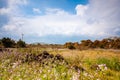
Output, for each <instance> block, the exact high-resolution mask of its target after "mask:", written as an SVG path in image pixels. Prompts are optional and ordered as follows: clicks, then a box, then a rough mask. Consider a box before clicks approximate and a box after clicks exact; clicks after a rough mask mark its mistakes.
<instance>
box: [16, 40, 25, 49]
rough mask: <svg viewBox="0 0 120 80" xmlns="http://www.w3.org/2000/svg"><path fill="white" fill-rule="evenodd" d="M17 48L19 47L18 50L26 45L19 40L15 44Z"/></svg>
mask: <svg viewBox="0 0 120 80" xmlns="http://www.w3.org/2000/svg"><path fill="white" fill-rule="evenodd" d="M17 47H19V48H24V47H26V43H25V42H24V41H22V40H21V39H20V40H19V41H18V42H17Z"/></svg>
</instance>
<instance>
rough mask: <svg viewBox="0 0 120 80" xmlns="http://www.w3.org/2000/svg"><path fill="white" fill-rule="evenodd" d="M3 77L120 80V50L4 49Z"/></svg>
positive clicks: (0, 78)
mask: <svg viewBox="0 0 120 80" xmlns="http://www.w3.org/2000/svg"><path fill="white" fill-rule="evenodd" d="M0 80H120V50H114V49H88V50H69V49H56V48H55V49H52V48H45V49H44V48H14V49H10V50H8V51H1V52H0Z"/></svg>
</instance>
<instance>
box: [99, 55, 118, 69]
mask: <svg viewBox="0 0 120 80" xmlns="http://www.w3.org/2000/svg"><path fill="white" fill-rule="evenodd" d="M97 64H106V65H107V67H108V68H110V69H112V70H116V71H120V60H119V59H118V58H116V57H114V58H111V59H108V58H104V57H101V58H98V59H97Z"/></svg>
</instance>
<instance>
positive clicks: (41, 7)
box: [0, 0, 120, 43]
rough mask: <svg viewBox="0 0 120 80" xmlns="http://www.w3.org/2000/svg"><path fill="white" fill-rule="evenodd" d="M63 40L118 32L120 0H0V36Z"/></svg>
mask: <svg viewBox="0 0 120 80" xmlns="http://www.w3.org/2000/svg"><path fill="white" fill-rule="evenodd" d="M21 34H24V36H23V39H24V40H25V41H26V42H28V43H32V42H45V43H65V42H67V41H72V42H75V41H78V42H80V40H82V39H91V40H95V39H102V38H106V37H111V36H120V0H0V38H2V37H10V38H12V39H15V40H18V39H20V38H21Z"/></svg>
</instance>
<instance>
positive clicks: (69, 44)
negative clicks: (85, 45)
mask: <svg viewBox="0 0 120 80" xmlns="http://www.w3.org/2000/svg"><path fill="white" fill-rule="evenodd" d="M64 47H65V48H68V49H76V48H75V46H74V43H72V42H67V43H65V44H64Z"/></svg>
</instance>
